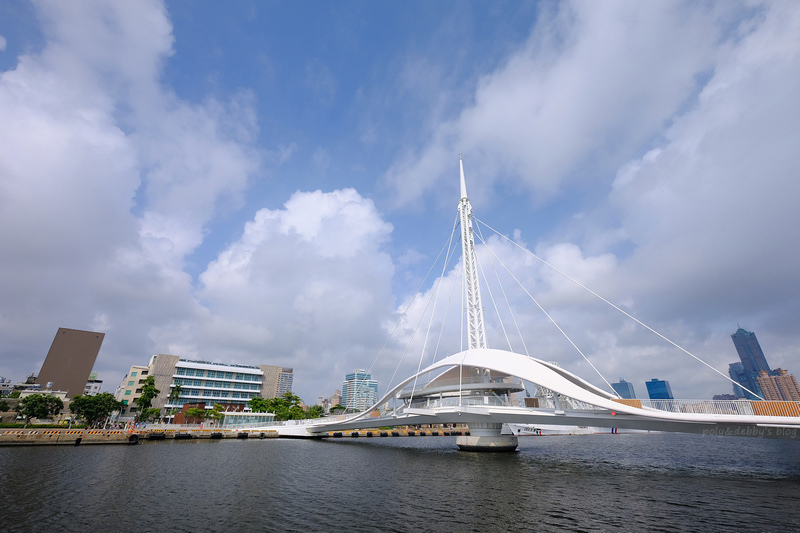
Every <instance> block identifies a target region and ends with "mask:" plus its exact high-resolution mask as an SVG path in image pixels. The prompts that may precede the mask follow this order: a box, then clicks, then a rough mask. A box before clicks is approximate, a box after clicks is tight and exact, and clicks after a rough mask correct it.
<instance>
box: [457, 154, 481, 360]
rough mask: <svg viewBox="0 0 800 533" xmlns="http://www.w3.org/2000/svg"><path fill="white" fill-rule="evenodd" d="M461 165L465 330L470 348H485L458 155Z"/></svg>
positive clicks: (469, 208)
mask: <svg viewBox="0 0 800 533" xmlns="http://www.w3.org/2000/svg"><path fill="white" fill-rule="evenodd" d="M458 162H459V166H460V167H461V200H459V202H458V213H459V217H460V219H461V249H462V254H463V261H462V262H463V264H464V289H465V291H466V298H467V302H466V304H467V331H468V335H469V347H470V349H476V348H486V347H487V346H486V329H485V327H484V324H483V307H482V305H481V290H480V286H479V284H478V262H477V260H476V258H475V239H474V238H473V235H472V205H471V204H470V203H469V198H467V186H466V182H465V180H464V163H463V162H462V161H461V158H460V157H459V161H458Z"/></svg>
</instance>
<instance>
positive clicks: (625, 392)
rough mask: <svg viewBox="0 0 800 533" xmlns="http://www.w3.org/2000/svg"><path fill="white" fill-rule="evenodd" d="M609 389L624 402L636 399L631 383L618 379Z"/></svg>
mask: <svg viewBox="0 0 800 533" xmlns="http://www.w3.org/2000/svg"><path fill="white" fill-rule="evenodd" d="M611 387H612V388H613V389H614V391H615V392H616V393H617V394H619V397H620V398H624V399H626V400H635V399H636V391H634V390H633V383H630V382H628V381H625V380H624V379H622V378H620V379H619V382H617V383H612V384H611Z"/></svg>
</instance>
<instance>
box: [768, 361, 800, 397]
mask: <svg viewBox="0 0 800 533" xmlns="http://www.w3.org/2000/svg"><path fill="white" fill-rule="evenodd" d="M777 373H778V375H777V376H774V375H773V376H770V375H769V374H768V373H767V372H760V373H759V375H758V384H759V386H760V387H761V392H762V394H763V396H764V399H765V400H775V401H779V402H780V401H786V402H800V387H798V385H797V379H796V378H795V377H794V376H793V375H792V374H790V373H789V372H788V371H787V370H784V369H782V368H779V369H777Z"/></svg>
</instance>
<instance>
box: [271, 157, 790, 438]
mask: <svg viewBox="0 0 800 533" xmlns="http://www.w3.org/2000/svg"><path fill="white" fill-rule="evenodd" d="M458 210H459V218H460V227H461V230H460V235H461V245H462V253H463V257H462V264H463V275H464V293H465V298H466V305H465V313H466V321H467V324H468V338H469V348H468V349H466V350H464V351H462V352H460V353H456V354H454V355H450V356H449V357H446V358H444V359H442V360H440V361H437V362H435V363H433V364H431V365H430V366H428V367H427V368H424V369H422V370H420V371H418V372H417V373H415V374H413V375H411V376H410V377H408V378H407V379H405V380H404V381H402V382H401V383H399V384H398V385H397V386H395V387H394V388H392V389H391V390H389V391H388V392H387V393H386V394H385V395H384V396H383V397H382V398H381V399H380V400H378V402H377V403H376V404H375V406H373V408H371V409H368V410H367V411H365V412H363V413H359V414H356V415H352V416H349V417H336V418H335V419H329V418H323V419H317V420H306V421H301V422H299V423H287V424H285V425H279V426H270V428H269V429H273V430H277V431H278V433H279V434H281V435H283V436H296V437H315V436H316V437H319V436H327V435H329V434H330V432H343V431H348V430H358V429H367V428H380V427H396V426H415V425H422V424H467V425H468V426H469V430H470V435H469V436H460V437H458V439H457V444H458V446H459V447H460V448H462V449H467V450H475V451H487V450H492V451H505V450H515V449H516V448H517V444H518V440H517V437H516V436H515V435H504V434H501V433H502V427H503V424H531V425H557V426H592V427H605V428H620V429H638V430H653V431H669V432H681V433H700V434H704V435H731V436H746V437H764V438H778V439H800V405H799V404H798V403H797V402H768V401H749V400H742V401H721V402H718V401H710V400H662V401H659V402H656V401H650V402H648V401H642V400H624V399H621V398H619V397H618V396H617V395H616V394H615V393H613V392H607V391H604V390H602V389H600V388H598V387H596V386H594V385H592V384H590V383H589V382H587V381H585V380H584V379H582V378H580V377H578V376H576V375H575V374H572V373H571V372H568V371H566V370H564V369H562V368H560V367H559V366H557V365H556V364H554V363H549V362H545V361H542V360H540V359H536V358H534V357H530V356H528V355H522V354H518V353H514V352H511V351H506V350H497V349H491V348H488V347H487V346H486V333H485V330H484V323H483V308H482V306H481V297H480V287H479V284H478V265H477V261H476V257H475V244H474V239H473V227H472V207H471V205H470V203H469V199H468V198H467V193H466V186H465V180H464V167H463V163H461V200H460V201H459V207H458ZM573 281H574V280H573ZM584 288H585V287H584ZM587 290H588V289H587ZM590 292H591V291H590ZM593 294H594V293H593ZM601 299H602V298H601ZM607 303H609V302H607ZM611 305H612V306H613V304H611ZM614 307H616V306H614ZM617 309H618V310H619V308H617ZM620 311H621V310H620ZM622 312H623V313H624V311H622ZM625 314H627V313H625ZM628 316H630V315H628ZM631 318H633V317H631ZM634 320H636V319H635V318H634ZM636 322H638V323H639V324H641V325H643V326H644V327H646V328H647V329H651V328H649V327H648V326H646V325H644V324H642V323H641V322H639V321H638V320H636ZM559 329H560V328H559ZM651 331H653V330H652V329H651ZM654 333H656V334H657V335H659V336H661V335H660V334H658V333H657V332H655V331H654ZM661 337H662V338H664V339H665V340H668V339H666V338H665V337H663V336H661ZM668 341H669V340H668ZM570 342H571V341H570ZM669 342H671V341H669ZM672 344H674V343H672ZM573 345H574V344H573ZM675 346H677V345H675ZM679 348H680V347H679ZM681 350H683V349H682V348H681ZM683 351H686V350H683ZM686 353H689V352H686ZM689 355H692V354H689ZM692 357H695V356H693V355H692ZM695 359H698V358H697V357H695ZM698 361H699V359H698ZM700 362H702V361H700ZM590 364H591V363H590ZM703 364H706V363H703ZM706 366H709V365H707V364H706ZM714 370H715V371H716V372H718V371H717V370H716V369H714ZM718 373H719V372H718ZM725 377H726V379H727V376H725ZM523 381H524V382H529V383H532V384H533V385H535V386H536V388H537V390H538V391H540V392H541V391H544V392H545V393H546V401H541V402H536V401H532V402H530V403H531V404H533V405H530V406H526V407H520V406H519V405H518V404H517V402H516V401H514V398H515V395H516V394H517V393H520V392H522V391H525V390H526V388H525V385H524V383H523ZM420 383H424V385H420ZM533 400H536V399H533ZM541 400H545V397H544V396H541ZM537 403H540V405H536V404H537ZM544 404H547V405H544ZM387 405H388V406H390V407H389V408H388V409H387V408H384V409H383V410H382V411H381V410H380V409H379V407H378V406H387ZM376 415H380V416H376Z"/></svg>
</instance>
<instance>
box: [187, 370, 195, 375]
mask: <svg viewBox="0 0 800 533" xmlns="http://www.w3.org/2000/svg"><path fill="white" fill-rule="evenodd" d="M186 375H187V376H194V368H187V369H186Z"/></svg>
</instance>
